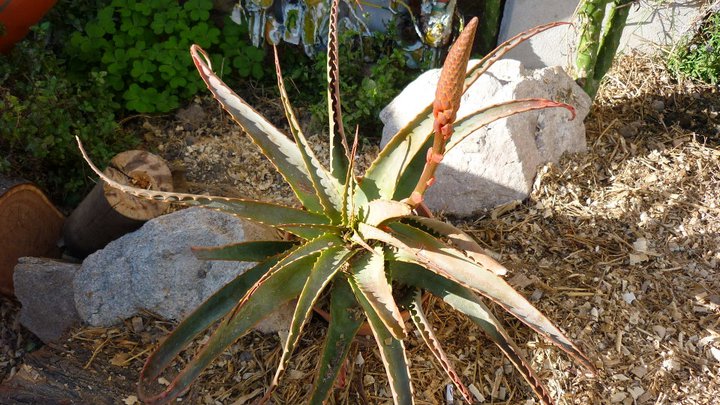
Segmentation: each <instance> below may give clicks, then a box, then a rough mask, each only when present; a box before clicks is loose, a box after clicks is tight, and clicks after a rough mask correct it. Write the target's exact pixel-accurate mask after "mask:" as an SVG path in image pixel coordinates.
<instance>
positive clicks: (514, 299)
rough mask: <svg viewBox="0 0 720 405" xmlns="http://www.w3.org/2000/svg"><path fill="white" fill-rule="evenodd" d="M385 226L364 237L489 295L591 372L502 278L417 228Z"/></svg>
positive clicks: (564, 339)
mask: <svg viewBox="0 0 720 405" xmlns="http://www.w3.org/2000/svg"><path fill="white" fill-rule="evenodd" d="M388 227H389V228H390V229H391V234H392V235H390V234H388V233H386V232H384V231H382V230H380V229H377V228H375V230H372V231H370V230H368V229H367V227H366V229H365V230H364V236H366V237H368V238H374V239H378V240H381V241H383V242H385V243H388V244H390V245H392V246H394V247H396V248H397V249H399V251H398V260H402V261H409V262H412V263H416V264H421V265H423V266H425V267H426V268H427V269H428V270H431V271H433V272H434V273H437V274H439V275H441V276H443V277H446V278H448V279H450V280H453V281H455V282H456V283H459V284H460V285H463V286H465V287H467V288H470V289H471V290H473V291H475V292H477V293H478V294H481V295H483V296H485V297H488V298H490V299H491V300H493V301H494V302H495V303H497V304H498V305H500V306H501V307H503V308H504V309H505V310H506V311H508V312H510V313H511V314H513V315H514V316H515V317H516V318H518V319H519V320H520V321H522V322H524V323H525V324H526V325H528V326H529V327H531V328H532V329H534V330H535V331H537V332H538V333H540V334H541V335H543V336H545V337H546V338H547V339H548V340H549V341H550V342H552V343H553V344H555V345H556V346H558V347H559V348H560V349H562V350H564V351H565V352H566V353H568V354H569V355H570V356H572V357H573V358H575V359H576V360H577V361H578V362H580V363H581V364H582V365H583V366H585V367H586V368H587V369H588V370H589V371H591V372H593V373H594V372H595V367H594V366H593V364H592V363H591V362H590V360H589V359H588V358H587V357H586V356H585V355H584V354H583V353H582V352H581V351H580V350H579V349H578V348H577V347H575V345H574V344H573V343H572V342H571V341H570V340H569V339H568V338H567V337H565V335H564V334H563V333H562V332H561V331H560V330H559V329H558V328H557V327H556V326H555V325H553V324H552V322H550V321H549V320H548V319H547V318H546V317H545V315H543V314H542V313H541V312H540V311H538V310H537V309H536V308H535V307H534V306H533V305H532V304H530V302H528V300H527V299H526V298H525V297H523V296H522V295H521V294H520V293H519V292H517V291H515V289H513V288H512V287H511V286H510V285H509V284H508V283H507V282H506V281H505V280H503V279H502V278H500V277H498V276H497V275H495V274H494V273H493V272H491V271H489V270H487V269H485V268H483V267H481V266H478V265H477V264H475V263H473V262H471V261H468V260H466V259H463V258H460V257H458V256H456V255H454V254H450V253H448V252H447V250H448V249H449V247H448V246H447V245H445V244H443V243H442V242H440V241H438V240H437V239H436V238H434V237H433V236H431V235H429V234H427V233H425V232H423V231H421V230H419V229H416V228H414V227H412V226H410V225H406V224H401V223H392V224H388ZM383 234H385V235H383ZM380 238H382V239H380Z"/></svg>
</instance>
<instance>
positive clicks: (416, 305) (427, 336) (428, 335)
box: [408, 290, 475, 404]
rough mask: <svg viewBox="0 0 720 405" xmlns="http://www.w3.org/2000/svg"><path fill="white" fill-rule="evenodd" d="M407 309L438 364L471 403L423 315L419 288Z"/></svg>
mask: <svg viewBox="0 0 720 405" xmlns="http://www.w3.org/2000/svg"><path fill="white" fill-rule="evenodd" d="M408 310H409V311H410V319H412V321H413V323H414V324H415V327H416V328H417V330H418V331H419V332H420V336H422V338H423V341H424V342H425V344H426V345H427V347H428V348H429V349H430V351H431V352H432V354H433V355H434V356H435V358H436V359H437V361H438V362H439V363H440V366H441V367H442V368H443V370H445V374H447V375H448V377H450V380H451V381H452V382H453V384H455V386H456V387H457V388H458V389H459V390H460V393H461V394H462V396H463V398H465V401H466V402H467V403H469V404H472V403H473V402H475V400H474V399H473V396H472V394H471V393H470V390H469V389H468V387H466V386H465V384H464V383H463V382H462V379H460V376H459V375H458V373H457V372H456V371H455V369H454V368H453V366H452V364H450V359H448V357H447V355H446V354H445V351H444V350H443V348H442V346H441V345H440V341H439V340H438V339H437V337H436V336H435V332H433V328H432V324H431V323H430V321H428V319H427V317H426V316H425V311H424V310H423V308H422V294H421V293H420V290H417V291H416V292H415V294H414V296H413V298H412V301H411V302H410V305H408Z"/></svg>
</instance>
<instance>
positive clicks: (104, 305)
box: [73, 208, 292, 332]
mask: <svg viewBox="0 0 720 405" xmlns="http://www.w3.org/2000/svg"><path fill="white" fill-rule="evenodd" d="M276 238H277V235H276V234H275V232H274V231H273V230H271V229H269V228H266V227H264V226H261V225H258V224H256V223H253V222H250V221H246V220H243V219H240V218H237V217H235V216H232V215H228V214H225V213H222V212H217V211H212V210H208V209H202V208H190V209H185V210H181V211H177V212H174V213H172V214H169V215H164V216H161V217H158V218H155V219H153V220H150V221H148V222H147V223H145V225H143V226H142V228H140V229H139V230H137V231H135V232H133V233H130V234H127V235H125V236H123V237H122V238H120V239H117V240H115V241H113V242H111V243H110V244H108V245H107V247H105V248H104V249H102V250H99V251H97V252H96V253H93V254H92V255H90V256H88V257H87V259H85V261H84V262H83V264H82V267H81V268H80V270H79V271H78V272H77V274H76V275H75V279H74V281H73V286H74V291H75V304H76V307H77V310H78V313H79V314H80V317H81V318H82V319H83V320H84V321H85V322H87V323H89V324H90V325H94V326H109V325H112V324H115V323H117V322H120V321H122V320H123V319H126V318H128V317H131V316H133V315H134V314H136V313H138V312H139V311H141V310H148V311H151V312H154V313H156V314H158V315H160V316H162V317H164V318H168V319H175V320H181V319H183V318H184V317H185V316H187V315H189V314H190V312H192V311H193V310H194V309H195V308H197V307H198V306H199V305H200V304H201V303H202V302H203V301H205V299H207V298H208V297H209V296H210V295H212V294H213V293H214V292H216V291H217V290H218V289H219V288H220V287H222V286H224V285H225V284H227V283H228V282H230V281H231V280H233V279H234V278H235V277H236V276H237V275H239V274H241V273H242V272H244V271H246V270H247V269H249V268H251V267H252V266H254V264H255V263H246V262H228V261H204V260H198V259H196V258H195V256H194V255H193V253H192V252H191V250H190V248H191V247H192V246H221V245H226V244H228V243H237V242H243V241H249V240H269V239H276ZM291 316H292V313H291V312H289V309H288V308H282V311H280V312H279V313H276V314H275V316H274V317H273V319H270V320H268V322H265V324H264V325H260V326H259V327H258V329H259V330H261V331H265V332H269V331H273V330H280V329H284V328H286V327H287V325H289V323H290V319H291V318H290V317H291Z"/></svg>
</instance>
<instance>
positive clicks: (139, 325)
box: [130, 316, 145, 333]
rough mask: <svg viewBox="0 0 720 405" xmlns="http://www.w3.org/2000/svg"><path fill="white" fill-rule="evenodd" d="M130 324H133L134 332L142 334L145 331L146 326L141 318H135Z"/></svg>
mask: <svg viewBox="0 0 720 405" xmlns="http://www.w3.org/2000/svg"><path fill="white" fill-rule="evenodd" d="M130 322H131V323H132V328H133V332H135V333H140V332H142V331H143V330H145V326H144V325H143V320H142V318H140V317H139V316H136V317H133V319H132V320H131V321H130Z"/></svg>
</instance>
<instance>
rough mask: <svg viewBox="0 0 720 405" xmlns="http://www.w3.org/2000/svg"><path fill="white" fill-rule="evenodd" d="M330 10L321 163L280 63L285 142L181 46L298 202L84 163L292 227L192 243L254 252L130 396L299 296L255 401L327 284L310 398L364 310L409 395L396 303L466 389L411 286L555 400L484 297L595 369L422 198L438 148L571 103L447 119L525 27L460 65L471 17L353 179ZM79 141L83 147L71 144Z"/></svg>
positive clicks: (216, 251) (178, 390)
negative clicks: (177, 187)
mask: <svg viewBox="0 0 720 405" xmlns="http://www.w3.org/2000/svg"><path fill="white" fill-rule="evenodd" d="M338 3H339V1H338V0H335V1H334V2H333V4H332V8H331V14H330V15H331V19H330V24H329V27H330V35H329V37H330V40H329V46H328V57H327V63H328V92H327V95H328V104H329V115H330V125H329V134H330V166H329V167H328V168H326V167H324V166H323V165H321V164H320V162H319V160H318V159H317V157H316V156H315V155H314V153H313V151H312V149H311V148H310V147H309V145H308V142H307V139H306V137H305V135H304V134H303V133H302V131H301V130H300V126H299V124H298V122H297V119H296V118H295V115H294V113H293V110H292V107H291V106H290V103H289V100H288V97H287V93H286V92H285V87H284V81H283V79H282V74H281V72H280V67H279V62H278V59H277V53H276V54H275V58H276V59H275V60H276V73H277V76H278V87H279V89H280V95H281V99H282V102H283V105H284V107H285V112H286V116H287V119H288V122H289V124H290V129H291V134H292V140H291V139H290V138H289V137H287V136H285V135H284V134H282V133H281V132H280V131H279V130H277V129H276V128H275V127H273V126H272V124H270V123H269V122H268V121H267V120H266V119H264V118H263V117H262V116H261V115H259V114H258V113H257V112H256V111H255V110H253V109H252V108H251V107H250V106H249V105H248V104H246V103H245V102H244V101H243V100H242V99H241V98H240V97H238V96H237V95H236V94H235V93H234V92H233V91H232V90H230V88H229V87H227V86H226V85H225V84H224V83H223V82H222V81H221V80H220V79H219V78H218V77H217V76H216V75H215V74H214V73H213V71H212V68H211V64H210V63H209V57H208V55H207V53H205V52H204V51H203V50H202V49H201V48H200V47H198V46H193V47H192V48H191V54H192V57H193V60H194V62H195V65H196V66H197V68H198V70H199V72H200V76H201V77H202V78H203V80H204V81H205V83H206V84H207V85H208V88H209V89H210V91H211V92H212V93H213V95H214V96H215V98H216V99H217V100H218V101H219V102H220V103H221V104H222V105H223V107H224V108H225V109H226V110H227V111H228V112H229V113H230V114H231V115H232V117H233V118H234V119H235V120H236V122H237V123H238V124H239V125H240V126H241V127H242V128H243V129H244V130H245V131H246V132H247V133H248V135H249V136H251V137H252V139H253V140H254V141H255V143H256V144H257V145H258V146H259V147H260V149H261V150H262V152H263V153H264V154H265V155H266V156H267V157H268V158H269V159H270V160H271V161H272V162H273V163H274V164H275V166H276V167H277V169H278V170H279V171H280V172H281V173H282V174H283V176H284V177H285V179H286V180H287V181H288V183H289V184H290V186H291V187H292V189H293V190H294V191H295V194H296V196H297V198H298V199H299V200H300V202H302V204H303V205H304V209H296V208H291V207H287V206H281V205H275V204H269V203H262V202H257V201H251V200H243V199H232V198H223V197H209V196H202V195H192V194H177V193H166V192H156V191H152V190H143V189H137V188H133V187H128V186H124V185H122V184H118V183H116V182H113V181H112V180H110V179H109V178H107V177H106V176H103V175H102V173H101V172H100V171H99V170H98V169H97V168H96V167H95V166H94V165H93V164H92V163H90V160H89V158H88V157H87V155H86V154H85V152H84V150H83V155H84V157H85V158H86V160H87V161H88V163H89V164H90V165H91V167H92V168H93V170H94V171H95V172H96V173H97V174H98V175H99V176H101V177H102V179H103V180H105V181H106V182H107V183H108V184H109V185H111V186H113V187H116V188H118V189H120V190H122V191H124V192H127V193H131V194H133V195H135V196H139V197H143V198H149V199H155V200H163V201H176V202H179V203H183V204H186V205H200V206H205V207H208V208H213V209H218V210H221V211H225V212H229V213H232V214H235V215H238V216H240V217H243V218H247V219H252V220H255V221H258V222H261V223H263V224H266V225H268V226H272V227H275V228H276V229H278V230H281V231H284V232H287V233H289V234H292V235H294V236H295V237H294V238H292V239H290V240H283V241H253V242H245V243H239V244H231V245H227V246H221V247H205V248H194V252H195V254H196V256H197V257H199V258H201V259H209V260H240V261H253V262H259V263H258V264H257V266H256V267H254V268H253V269H251V270H249V271H248V272H246V273H244V274H243V275H241V276H239V277H237V278H236V279H235V280H234V281H232V282H231V283H229V284H228V285H226V286H225V287H223V288H222V289H220V290H219V291H218V292H217V293H216V294H215V295H213V296H212V297H211V298H209V299H208V300H207V301H206V302H205V303H203V304H202V305H201V306H200V307H199V308H198V309H197V310H196V311H195V312H194V313H193V314H191V315H190V316H189V317H188V318H187V319H186V320H185V321H183V322H182V323H181V324H180V325H179V326H178V327H177V329H175V331H174V332H173V333H172V334H171V335H169V336H168V337H167V338H166V339H165V340H164V341H163V342H162V343H161V344H160V346H159V347H158V349H157V351H156V352H155V353H154V354H152V355H151V356H150V358H149V359H148V360H147V363H146V365H145V368H144V369H143V371H142V373H141V377H140V388H139V393H140V397H141V398H142V399H143V401H145V402H146V403H151V404H152V403H167V402H169V401H172V400H173V399H174V398H176V397H177V396H179V395H181V394H182V393H183V392H185V391H186V390H187V389H188V388H189V386H190V384H191V383H192V381H193V380H194V379H195V378H196V377H197V376H198V375H199V374H200V372H201V371H202V370H203V369H204V368H206V367H207V366H208V365H209V364H210V363H211V362H212V361H213V359H215V358H216V357H217V356H218V355H220V354H221V353H222V352H223V351H224V350H225V349H226V348H227V347H228V346H229V345H231V344H232V343H233V342H234V341H235V340H236V339H237V338H238V337H240V336H241V335H242V334H244V333H246V332H247V331H248V330H249V329H250V328H252V326H253V325H255V324H256V323H257V322H259V321H260V320H262V319H263V318H265V317H267V316H268V315H269V314H270V313H271V312H272V311H273V310H274V309H275V308H277V306H278V305H280V304H282V303H285V302H289V301H291V300H293V299H297V304H296V307H295V312H294V316H293V319H292V322H291V325H290V327H289V334H288V336H287V338H286V339H285V341H284V342H283V351H282V355H281V358H280V362H279V366H278V368H277V371H276V373H275V376H274V378H273V380H272V382H271V385H270V387H269V388H268V389H267V391H266V393H265V396H264V397H263V399H262V400H261V401H260V402H261V403H262V402H266V401H267V400H269V399H270V398H271V397H272V396H273V392H274V389H275V388H276V387H277V386H278V384H279V381H280V378H281V377H282V375H283V372H284V370H285V369H286V367H287V366H288V361H289V359H290V356H291V354H292V352H293V350H294V349H295V347H296V345H297V343H298V341H299V337H300V335H301V333H302V331H303V327H304V325H305V324H306V322H307V320H308V318H309V316H310V314H311V313H312V309H313V307H314V306H315V305H317V304H318V301H319V299H320V298H319V297H320V296H321V295H322V294H323V292H326V291H327V292H329V296H330V299H329V301H330V302H329V312H330V315H331V317H330V320H329V326H328V331H327V337H326V341H325V344H324V348H323V350H322V354H321V359H320V363H319V368H318V372H317V375H316V377H315V383H314V386H313V388H312V392H311V393H309V395H310V399H309V401H308V402H309V403H310V404H322V403H323V402H324V401H325V400H326V399H327V397H328V396H329V395H330V393H331V391H332V388H333V385H334V381H335V379H336V378H337V376H338V373H339V371H340V369H341V368H342V364H343V362H344V359H345V357H346V356H347V353H348V351H349V347H350V343H351V341H352V340H353V338H354V336H355V335H356V333H357V332H358V330H359V328H360V327H361V326H362V324H363V321H365V320H367V322H368V324H369V327H370V329H371V330H372V333H373V335H374V336H375V340H376V341H377V346H378V349H379V352H380V355H381V357H382V360H383V364H384V366H385V369H386V372H387V375H388V380H389V382H390V388H391V391H392V395H393V399H394V402H395V403H396V404H412V403H414V399H413V388H412V382H411V379H410V371H409V367H408V362H407V358H406V353H405V346H404V340H405V338H406V336H407V334H408V330H407V328H406V325H405V323H404V321H403V319H402V317H401V312H400V310H401V309H402V308H405V309H407V310H408V311H409V313H410V317H411V319H412V322H413V324H415V326H416V328H417V329H418V331H419V332H420V335H421V336H422V337H423V339H424V341H425V342H426V343H427V345H428V347H429V348H430V350H431V351H432V352H433V354H434V355H435V356H436V358H437V359H438V361H439V362H440V364H441V366H442V367H443V368H444V369H445V371H446V372H447V374H448V376H449V377H450V378H451V379H452V381H453V382H454V383H455V384H456V385H457V387H458V388H459V389H460V392H461V393H462V394H463V396H464V397H465V399H466V400H467V401H469V402H472V401H473V398H472V396H471V394H470V391H469V390H468V388H467V387H466V386H465V385H464V383H463V381H462V379H461V378H460V377H459V375H458V374H457V373H456V372H455V371H454V369H453V366H452V365H451V363H450V362H449V360H448V358H447V356H446V355H445V353H444V352H443V349H442V347H441V346H440V344H439V342H438V341H437V339H436V338H435V336H434V333H433V327H432V325H431V324H430V322H429V321H428V320H427V318H426V317H425V315H424V310H423V308H422V302H421V301H422V298H421V294H422V292H423V291H424V292H426V293H430V294H434V295H437V296H438V297H441V298H442V299H444V300H445V301H446V302H447V303H448V304H450V305H451V306H452V307H454V308H455V309H457V310H458V311H460V312H462V313H464V314H466V315H467V316H469V317H470V319H472V320H473V321H475V322H476V323H477V324H478V325H479V326H480V327H481V328H482V329H483V330H484V331H485V332H486V333H487V335H488V336H489V337H490V339H492V340H493V341H494V342H495V343H496V344H497V345H498V346H499V347H500V349H501V350H502V351H503V352H504V353H505V355H507V357H508V358H509V359H510V361H511V362H512V363H513V364H514V365H515V367H516V368H517V370H518V371H519V372H520V374H521V375H522V376H523V377H524V378H525V379H526V380H527V381H528V382H529V383H530V385H531V387H532V388H533V390H534V391H535V393H536V394H537V395H538V396H539V397H540V399H541V400H542V401H543V402H544V403H546V404H549V403H552V398H551V397H550V395H549V393H548V392H547V390H546V389H545V387H544V386H543V384H542V382H541V381H540V380H539V378H538V377H537V375H536V374H535V372H534V371H533V370H532V368H531V367H530V366H529V364H528V362H527V361H526V360H525V359H524V356H523V355H522V353H521V352H520V350H519V349H518V347H517V346H516V344H515V343H514V342H513V341H512V340H511V338H510V337H509V335H508V333H507V332H506V331H505V329H504V328H503V326H502V325H501V324H500V322H499V321H498V320H497V319H496V318H495V317H494V316H493V315H492V313H491V312H490V310H489V309H488V307H487V306H486V305H485V303H484V302H483V298H482V297H485V298H488V299H489V300H490V301H492V302H494V303H495V304H497V305H498V306H499V307H500V308H502V309H504V310H506V311H508V312H510V313H511V314H512V315H514V316H516V317H517V318H518V319H519V320H520V321H522V322H524V323H526V324H527V325H528V326H530V327H531V328H533V329H534V330H536V331H537V332H539V333H540V334H541V335H543V336H545V337H546V338H547V339H548V340H549V341H550V342H552V343H554V344H555V345H557V346H558V347H560V348H561V349H562V350H564V351H566V352H567V353H568V354H570V355H571V356H572V357H574V358H575V359H576V360H578V361H579V362H580V363H581V364H582V365H584V366H585V367H586V368H587V369H589V370H590V371H593V370H594V367H593V365H592V363H591V362H590V360H589V359H588V358H587V357H585V355H583V354H582V353H581V352H580V350H579V349H578V348H577V347H575V345H574V344H573V343H572V342H571V341H570V340H569V339H567V338H566V337H565V336H564V334H563V333H562V332H561V331H560V330H559V329H558V328H557V327H555V326H554V325H553V324H552V323H551V322H550V321H549V320H548V319H547V318H546V317H545V316H544V315H543V314H542V313H540V312H539V311H538V310H537V309H536V308H535V307H533V306H532V304H530V302H528V301H527V299H525V298H524V297H523V296H522V295H521V294H520V293H518V292H517V291H516V290H514V289H513V288H512V287H511V286H510V285H509V284H508V283H507V282H505V281H504V280H503V279H502V278H501V277H499V274H503V273H504V272H505V269H504V268H503V267H502V266H501V265H500V264H499V263H497V262H496V261H495V260H494V259H492V258H491V257H490V256H489V255H487V254H486V252H485V251H484V250H483V249H482V248H481V247H480V246H479V245H478V244H477V242H475V241H474V240H473V239H472V238H471V237H470V236H469V235H467V234H466V233H464V232H462V231H461V230H459V229H457V228H455V227H453V226H452V225H449V224H447V223H444V222H441V221H438V220H436V219H434V218H432V215H431V214H430V212H429V211H428V210H427V208H426V207H425V206H424V204H423V203H422V198H423V195H424V193H425V191H426V190H427V188H428V187H430V185H431V184H432V183H433V181H434V172H435V168H436V167H437V165H438V164H439V162H440V161H441V160H442V157H443V155H444V154H445V152H446V151H447V150H448V149H450V148H452V147H453V146H455V145H457V144H458V143H459V142H460V141H462V139H464V138H465V137H466V136H468V135H469V134H470V133H472V132H473V131H474V130H476V129H478V128H480V127H483V126H485V125H487V124H489V123H491V122H493V121H495V120H497V119H499V118H502V117H507V116H510V115H513V114H516V113H519V112H522V111H529V110H537V109H542V108H550V107H561V108H566V109H567V110H569V111H570V112H574V109H573V108H572V107H571V106H569V105H566V104H563V103H557V102H553V101H550V100H545V99H521V100H513V101H509V102H505V103H501V104H497V105H492V106H489V107H485V108H482V109H480V110H478V111H475V112H474V113H472V114H470V115H468V116H466V117H462V118H460V119H456V113H457V110H458V108H459V104H460V97H461V95H462V93H463V92H464V90H465V89H467V87H469V86H470V85H471V84H472V83H474V82H475V81H476V80H477V79H478V77H479V76H480V75H482V74H483V73H484V72H485V71H486V70H487V69H488V68H489V67H490V66H491V65H492V64H493V63H494V62H495V61H497V60H498V59H499V58H500V57H502V56H503V55H504V54H505V53H506V52H507V51H509V50H510V49H511V48H512V47H513V46H515V45H517V44H518V43H520V42H522V41H523V40H524V39H527V38H529V37H530V36H532V35H533V34H534V33H537V32H541V31H544V30H546V29H548V28H550V27H553V26H555V25H556V24H549V25H546V26H543V27H538V28H536V29H534V30H532V31H531V32H529V33H525V34H520V35H519V36H517V37H515V38H512V39H510V40H509V41H508V42H506V43H505V44H503V45H502V46H501V47H500V48H499V49H497V50H496V51H494V52H493V53H491V54H490V55H488V56H487V57H486V58H485V59H483V60H482V62H481V63H480V64H479V65H477V66H476V67H474V68H473V69H471V70H470V71H469V72H467V73H466V69H467V61H468V58H469V54H470V46H471V44H472V40H473V35H474V32H475V29H476V28H477V19H473V20H472V21H471V22H470V23H469V24H468V26H467V28H466V30H465V31H464V32H463V33H462V35H461V36H460V37H459V39H458V41H457V42H456V44H455V45H454V46H453V48H452V50H451V52H450V54H449V56H448V58H447V60H446V62H445V66H444V68H443V71H442V74H441V77H440V81H439V84H438V87H437V92H436V96H435V102H434V104H433V105H432V106H428V107H427V108H425V109H424V110H423V111H422V112H421V113H419V114H418V116H417V117H416V118H415V119H414V120H413V121H411V123H410V124H409V125H407V126H406V127H405V128H403V129H401V130H400V131H399V132H398V133H397V134H396V135H395V136H394V137H393V138H392V140H391V141H390V142H389V144H388V145H387V147H386V148H385V149H384V150H383V151H382V152H381V153H380V155H379V156H378V157H377V159H376V160H375V161H374V163H373V164H372V165H371V166H370V168H369V169H368V170H367V171H366V173H365V175H364V176H363V177H362V178H356V177H355V175H354V156H355V154H356V152H357V142H358V136H357V135H356V136H355V141H354V143H353V144H352V147H351V146H350V145H348V143H347V140H346V137H345V132H344V129H343V125H342V109H341V99H340V93H339V90H338V88H339V85H340V76H339V67H338V66H339V65H338V37H337V8H338ZM80 147H81V150H82V145H81V144H80ZM220 319H223V320H222V322H220V323H219V325H218V326H217V328H216V329H214V331H213V332H212V334H211V336H210V338H209V339H208V341H207V343H206V344H205V345H204V347H203V348H202V349H201V350H200V351H199V353H198V354H197V355H196V356H195V357H194V358H193V359H192V360H191V361H190V362H189V363H187V364H185V365H184V369H183V370H182V371H181V372H180V374H179V375H178V376H176V377H175V378H174V379H173V381H172V382H171V383H170V385H169V386H168V387H166V389H164V391H162V392H160V393H158V394H151V393H150V392H149V391H148V388H149V385H151V384H153V382H154V381H156V380H157V378H158V377H159V375H160V374H161V373H162V372H163V371H164V370H165V369H166V368H167V367H168V366H169V364H170V363H171V362H172V360H173V359H174V358H175V357H176V356H177V355H178V354H179V353H180V352H181V351H182V350H183V349H184V348H186V347H187V346H188V345H189V344H190V343H191V342H192V340H193V339H194V338H196V337H198V335H202V334H204V333H205V331H206V330H207V329H208V328H209V327H211V326H212V325H213V324H215V323H217V321H219V320H220Z"/></svg>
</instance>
